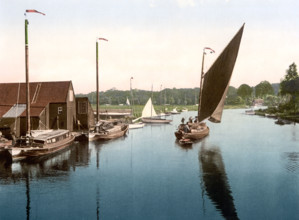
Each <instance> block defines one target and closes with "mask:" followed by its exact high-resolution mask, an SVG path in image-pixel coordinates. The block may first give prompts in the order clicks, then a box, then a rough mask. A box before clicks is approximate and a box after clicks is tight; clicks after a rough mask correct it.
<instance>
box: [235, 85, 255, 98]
mask: <svg viewBox="0 0 299 220" xmlns="http://www.w3.org/2000/svg"><path fill="white" fill-rule="evenodd" d="M252 91H253V89H252V88H251V87H250V86H249V85H247V84H242V85H240V86H239V88H238V90H237V94H238V96H241V97H242V98H243V99H246V98H249V97H251V95H252Z"/></svg>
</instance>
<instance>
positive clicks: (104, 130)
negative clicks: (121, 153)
mask: <svg viewBox="0 0 299 220" xmlns="http://www.w3.org/2000/svg"><path fill="white" fill-rule="evenodd" d="M98 40H104V41H108V40H107V39H105V38H98V39H97V40H96V86H97V106H96V110H97V114H96V125H95V126H94V128H93V129H92V130H91V131H89V132H88V134H87V136H88V140H89V141H92V140H111V139H114V138H119V137H122V136H124V135H125V134H126V133H127V131H128V129H129V126H128V124H125V123H119V122H109V121H100V118H99V71H98Z"/></svg>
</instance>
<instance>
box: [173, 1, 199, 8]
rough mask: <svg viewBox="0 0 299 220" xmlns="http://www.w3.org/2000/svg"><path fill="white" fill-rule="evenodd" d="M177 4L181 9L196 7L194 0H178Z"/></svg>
mask: <svg viewBox="0 0 299 220" xmlns="http://www.w3.org/2000/svg"><path fill="white" fill-rule="evenodd" d="M177 3H178V5H179V7H180V8H184V7H188V6H189V7H194V6H195V2H194V0H177Z"/></svg>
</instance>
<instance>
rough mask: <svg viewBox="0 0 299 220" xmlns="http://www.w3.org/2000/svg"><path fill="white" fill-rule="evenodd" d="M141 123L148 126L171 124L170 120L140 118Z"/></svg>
mask: <svg viewBox="0 0 299 220" xmlns="http://www.w3.org/2000/svg"><path fill="white" fill-rule="evenodd" d="M141 121H142V122H144V123H149V124H169V123H170V122H172V120H168V119H162V118H142V119H141Z"/></svg>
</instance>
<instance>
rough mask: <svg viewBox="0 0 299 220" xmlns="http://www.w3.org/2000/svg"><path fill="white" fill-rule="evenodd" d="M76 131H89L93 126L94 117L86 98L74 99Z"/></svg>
mask: <svg viewBox="0 0 299 220" xmlns="http://www.w3.org/2000/svg"><path fill="white" fill-rule="evenodd" d="M76 103H77V104H76V112H77V126H78V127H77V129H78V130H89V129H90V127H91V126H92V127H93V126H94V124H95V117H94V114H93V110H92V107H91V104H90V102H89V100H88V98H87V97H76Z"/></svg>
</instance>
